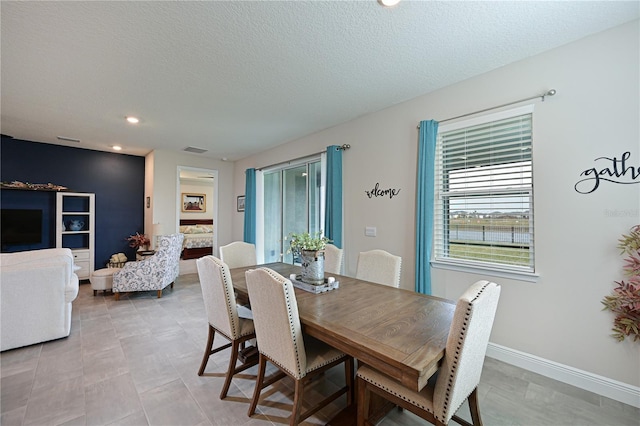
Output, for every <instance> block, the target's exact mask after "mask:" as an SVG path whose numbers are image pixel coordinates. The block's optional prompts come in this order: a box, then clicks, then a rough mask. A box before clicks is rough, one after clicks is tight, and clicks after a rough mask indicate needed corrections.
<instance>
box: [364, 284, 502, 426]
mask: <svg viewBox="0 0 640 426" xmlns="http://www.w3.org/2000/svg"><path fill="white" fill-rule="evenodd" d="M499 298H500V286H499V285H497V284H495V283H492V282H489V281H478V282H477V283H475V284H473V285H472V286H471V287H469V288H468V289H467V290H466V291H465V292H464V293H463V294H462V296H460V298H459V299H458V302H457V304H456V310H455V312H454V315H453V321H452V323H451V328H450V331H449V337H448V339H447V345H446V350H445V355H444V358H443V360H442V365H441V366H440V368H439V369H438V372H437V373H436V375H434V377H432V378H431V379H430V380H429V382H428V383H427V385H426V386H425V388H424V389H422V391H420V392H416V391H414V390H411V389H408V388H406V387H405V386H403V385H402V384H400V383H398V382H397V381H395V380H393V379H391V378H390V377H388V376H386V375H384V374H382V373H380V372H378V371H376V370H373V369H372V368H370V367H367V366H362V367H360V368H359V369H358V373H357V387H358V402H357V404H358V425H359V426H361V425H368V424H372V423H370V419H369V416H374V417H375V413H369V411H370V410H369V408H370V407H369V400H370V396H371V393H375V394H377V395H380V396H382V397H383V398H384V399H386V400H388V401H390V402H392V403H393V404H396V405H397V406H399V407H401V408H404V409H407V410H409V411H411V412H412V413H414V414H416V415H418V416H420V417H421V418H423V419H425V420H427V421H429V422H431V423H433V424H435V425H438V426H443V425H447V424H449V421H450V420H452V419H453V420H454V421H455V422H457V423H460V424H462V425H468V426H470V423H468V422H467V421H465V420H464V419H461V418H459V417H458V416H456V415H455V413H456V411H457V410H458V408H460V405H462V403H463V402H464V401H465V400H466V399H468V401H469V409H470V411H471V419H472V421H473V425H474V426H480V425H482V420H481V418H480V408H479V406H478V383H480V374H481V373H482V366H483V364H484V357H485V354H486V351H487V344H488V343H489V336H490V334H491V328H492V326H493V320H494V317H495V313H496V309H497V306H498V299H499Z"/></svg>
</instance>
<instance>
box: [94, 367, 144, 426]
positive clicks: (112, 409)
mask: <svg viewBox="0 0 640 426" xmlns="http://www.w3.org/2000/svg"><path fill="white" fill-rule="evenodd" d="M85 395H86V415H87V425H102V424H109V423H112V422H115V421H118V420H121V419H124V418H125V417H127V416H130V415H131V414H134V413H136V412H139V411H140V410H142V405H141V404H140V398H139V396H138V392H137V391H136V387H135V385H134V383H133V379H132V378H131V375H130V374H121V375H119V376H115V377H111V378H109V379H106V380H102V381H99V382H96V383H93V384H90V385H88V386H86V388H85Z"/></svg>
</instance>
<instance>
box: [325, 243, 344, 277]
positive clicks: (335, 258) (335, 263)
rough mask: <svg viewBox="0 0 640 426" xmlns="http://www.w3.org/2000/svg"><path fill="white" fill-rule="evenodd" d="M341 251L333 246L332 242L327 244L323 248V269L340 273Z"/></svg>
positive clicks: (331, 272) (332, 272)
mask: <svg viewBox="0 0 640 426" xmlns="http://www.w3.org/2000/svg"><path fill="white" fill-rule="evenodd" d="M342 253H343V250H342V249H341V248H338V247H336V246H334V245H333V244H327V245H326V246H325V248H324V271H325V272H328V273H330V274H338V275H340V271H341V270H342Z"/></svg>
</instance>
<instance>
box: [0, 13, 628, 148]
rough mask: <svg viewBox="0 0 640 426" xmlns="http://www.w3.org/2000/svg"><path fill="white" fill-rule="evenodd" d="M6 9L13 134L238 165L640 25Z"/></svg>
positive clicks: (4, 127) (535, 16) (5, 104)
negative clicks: (188, 151)
mask: <svg viewBox="0 0 640 426" xmlns="http://www.w3.org/2000/svg"><path fill="white" fill-rule="evenodd" d="M0 14H1V55H2V56H1V74H0V75H1V89H2V99H1V101H2V105H1V107H2V109H1V131H2V134H5V135H10V136H13V137H15V138H18V139H25V140H32V141H38V142H47V143H56V144H61V145H67V146H76V147H82V148H89V149H97V150H110V149H111V148H110V147H111V146H112V145H114V144H119V145H122V146H123V147H124V150H123V151H122V152H124V153H128V154H134V155H144V154H146V153H147V152H149V151H151V150H153V149H168V150H176V151H179V150H182V149H184V148H185V147H187V146H194V147H199V148H204V149H207V150H208V152H206V153H205V154H201V155H205V156H211V157H213V158H222V157H226V158H228V159H229V160H235V159H239V158H242V157H245V156H247V155H251V154H254V153H258V152H261V151H264V150H266V149H269V148H271V147H273V146H275V145H279V144H282V143H285V142H288V141H290V140H294V139H297V138H300V137H302V136H305V135H308V134H311V133H314V132H317V131H320V130H322V129H326V128H328V127H332V126H335V125H337V124H340V123H343V122H346V121H349V120H351V119H354V118H356V117H359V116H361V115H364V114H367V113H370V112H373V111H378V110H381V109H383V108H386V107H389V106H391V105H394V104H397V103H399V102H402V101H405V100H408V99H411V98H414V97H417V96H419V95H422V94H425V93H429V92H431V91H434V90H436V89H439V88H441V87H445V86H448V85H451V84H453V83H456V82H458V81H461V80H464V79H467V78H469V77H472V76H474V75H478V74H480V73H484V72H487V71H489V70H492V69H495V68H498V67H501V66H503V65H506V64H508V63H511V62H514V61H517V60H520V59H523V58H526V57H529V56H532V55H535V54H537V53H540V52H542V51H545V50H548V49H551V48H554V47H556V46H560V45H562V44H566V43H568V42H571V41H573V40H577V39H579V38H582V37H584V36H587V35H589V34H592V33H596V32H599V31H602V30H605V29H607V28H610V27H613V26H616V25H619V24H622V23H624V22H627V21H631V20H634V19H638V18H639V17H640V2H638V1H631V2H618V1H595V2H591V1H589V2H588V1H534V2H523V1H513V2H512V1H485V2H466V1H465V2H454V1H403V2H401V3H400V4H399V5H398V6H396V7H395V8H392V9H385V8H382V7H380V6H379V5H378V3H377V2H376V1H375V0H367V1H328V2H320V1H286V2H275V1H231V2H224V1H215V2H187V1H178V2H160V1H156V2H116V1H106V2H99V1H79V2H56V1H54V2H13V1H4V0H3V1H2V2H1V4H0ZM594 60H595V59H594ZM126 115H135V116H139V117H140V118H141V120H142V121H141V123H140V124H138V125H137V126H132V125H129V124H127V123H125V121H124V117H125V116H126ZM57 136H64V137H70V138H75V139H80V143H75V142H61V141H59V140H57V139H56V137H57ZM194 155H195V154H194Z"/></svg>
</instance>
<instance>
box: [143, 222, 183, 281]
mask: <svg viewBox="0 0 640 426" xmlns="http://www.w3.org/2000/svg"><path fill="white" fill-rule="evenodd" d="M183 241H184V234H171V235H162V236H159V237H158V243H157V245H156V253H155V254H154V255H153V256H151V259H153V261H152V262H151V263H153V264H155V265H161V266H160V268H161V269H164V272H163V273H164V277H163V281H165V282H169V283H170V282H173V281H175V279H176V278H178V275H180V253H182V242H183ZM162 265H164V268H162Z"/></svg>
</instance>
